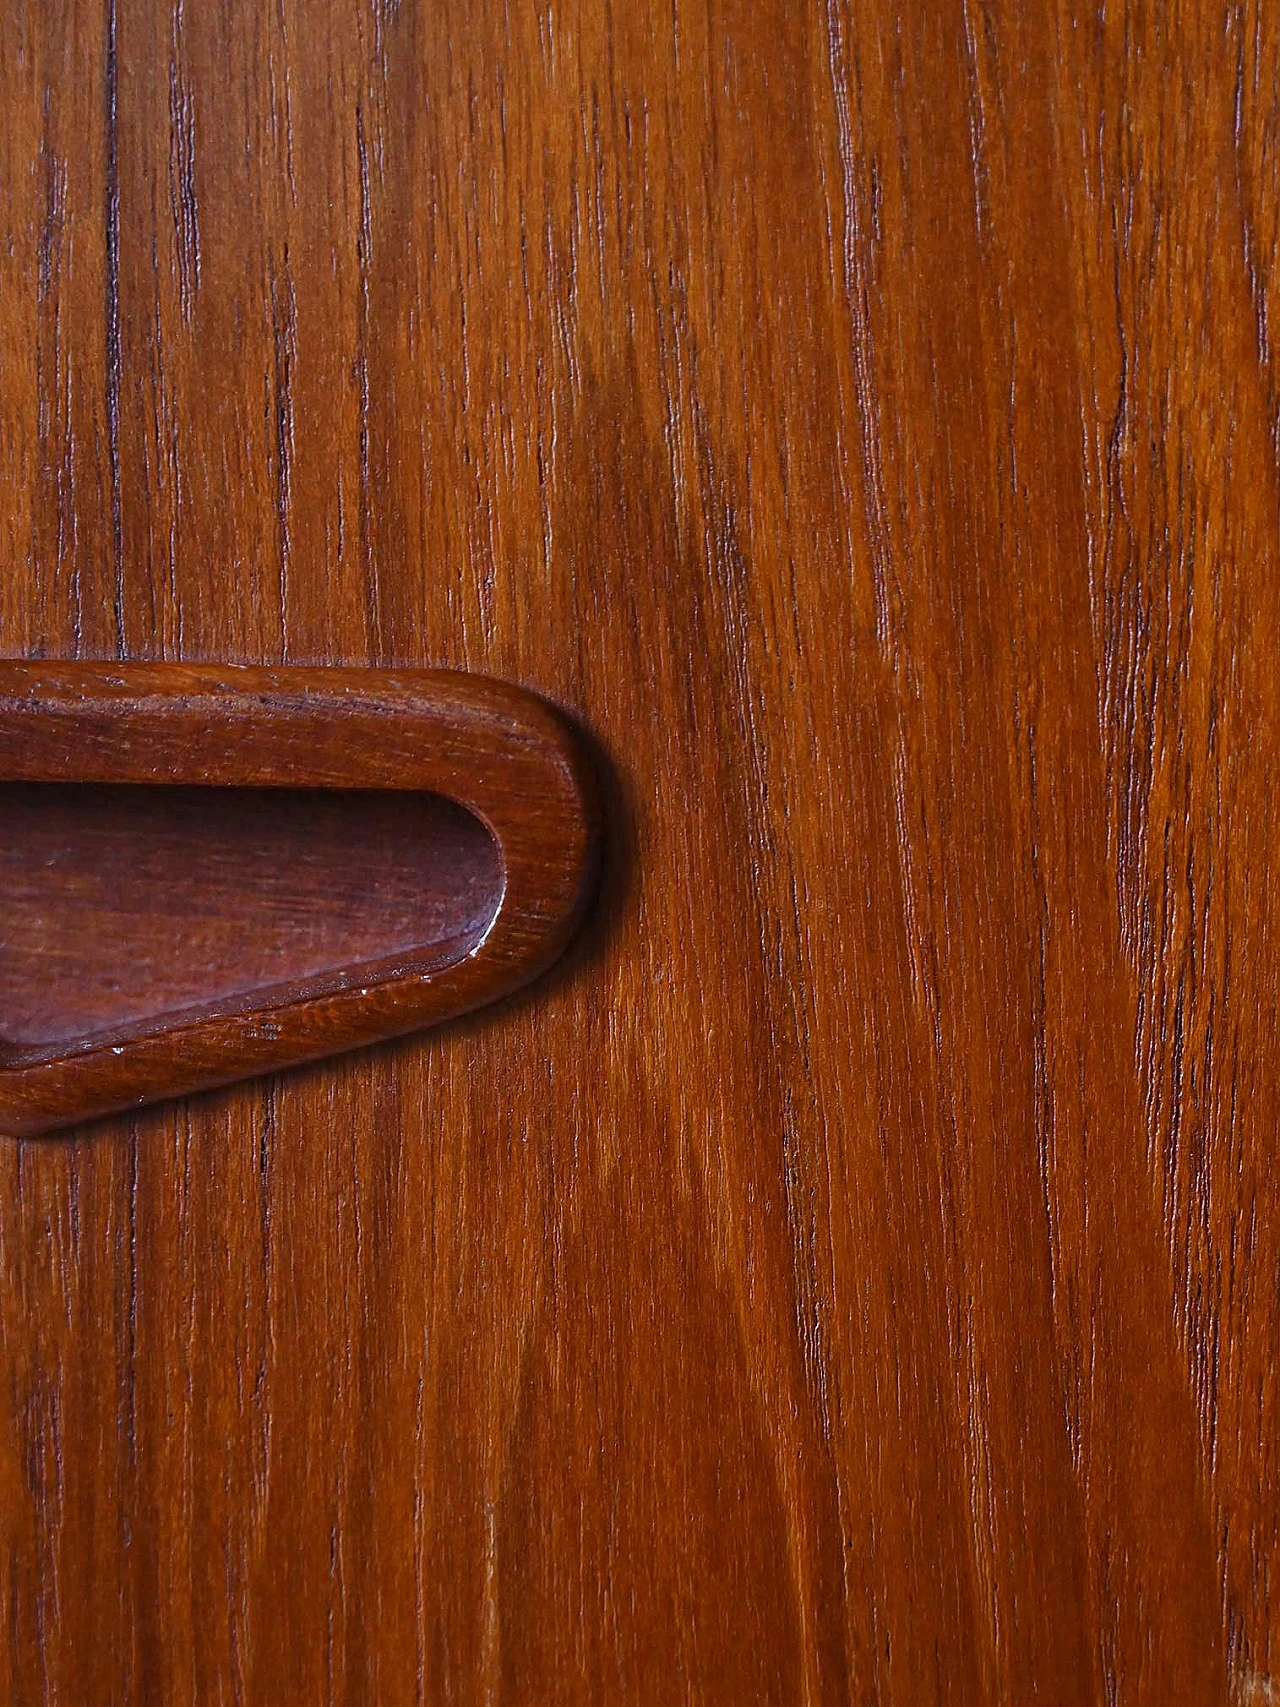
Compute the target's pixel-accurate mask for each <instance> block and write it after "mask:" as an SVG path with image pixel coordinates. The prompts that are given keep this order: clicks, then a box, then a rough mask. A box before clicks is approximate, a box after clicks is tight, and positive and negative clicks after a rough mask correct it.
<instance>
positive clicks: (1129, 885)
mask: <svg viewBox="0 0 1280 1707" xmlns="http://www.w3.org/2000/svg"><path fill="white" fill-rule="evenodd" d="M0 30H2V31H3V45H0V96H2V98H0V180H2V184H0V219H3V223H4V241H3V242H2V243H0V271H2V282H0V292H2V297H0V300H2V301H3V304H4V307H3V322H2V324H0V360H2V361H3V372H4V384H3V386H0V450H2V451H3V458H2V463H0V466H3V468H4V470H5V478H6V480H7V482H8V485H7V486H6V488H5V493H6V495H5V498H4V501H3V506H2V507H0V549H2V550H3V554H4V572H3V574H0V642H2V644H3V648H4V650H5V651H6V652H8V653H10V654H14V655H21V656H27V657H30V656H36V655H40V654H43V655H48V656H55V657H72V656H75V655H81V656H85V657H96V658H114V657H117V656H120V655H124V656H128V657H135V658H136V657H140V656H148V657H156V658H159V657H166V658H175V659H198V658H206V659H207V658H219V657H230V658H242V659H245V660H249V661H253V662H257V663H280V662H282V661H291V662H314V663H324V662H331V663H333V662H346V663H355V664H363V663H377V664H394V665H397V666H400V665H426V664H430V665H453V666H456V667H462V668H468V669H476V670H483V671H485V672H487V673H489V674H493V675H498V676H501V677H506V678H509V679H512V680H515V681H520V682H523V683H525V684H527V685H528V686H530V687H532V688H534V689H536V690H537V691H538V692H540V693H543V694H545V695H547V696H549V697H550V698H551V699H553V700H554V701H556V702H557V703H559V704H561V705H563V706H565V707H566V708H568V709H569V710H570V711H572V712H574V713H576V714H577V715H579V716H580V717H582V718H583V719H584V720H585V721H586V722H587V723H588V724H589V725H590V727H591V728H593V729H594V730H596V731H598V732H599V736H600V739H601V742H602V745H603V746H604V747H605V748H606V749H607V754H608V757H609V759H610V760H611V766H612V772H613V780H612V781H611V782H610V783H609V784H608V790H609V794H610V798H611V801H612V808H613V810H612V818H613V822H614V825H615V830H614V836H613V841H612V845H611V848H610V852H609V859H608V865H607V868H606V879H605V902H604V906H603V908H602V910H601V912H600V913H599V914H598V916H597V921H596V924H595V927H594V929H593V930H592V931H591V933H590V934H589V935H588V937H587V938H585V939H584V942H583V945H582V947H581V948H580V949H579V950H578V951H577V952H576V953H572V952H571V954H570V956H569V957H568V958H567V959H566V961H565V962H564V963H562V967H561V969H559V970H558V971H556V972H553V973H552V974H551V975H550V978H549V980H548V982H547V983H545V984H544V985H542V986H539V989H538V994H537V998H536V1000H533V999H530V1000H528V1001H517V1002H516V1003H514V1004H512V1005H510V1006H508V1007H506V1008H504V1009H503V1010H502V1011H501V1012H499V1011H497V1010H491V1011H488V1012H486V1013H485V1014H481V1015H478V1016H476V1017H475V1018H474V1019H467V1020H464V1021H462V1022H461V1023H460V1024H458V1025H456V1026H451V1027H446V1028H442V1029H440V1030H438V1031H435V1032H432V1033H430V1034H428V1035H427V1036H425V1037H423V1038H421V1039H416V1040H413V1041H410V1042H406V1043H404V1044H397V1045H394V1046H391V1047H389V1048H384V1049H382V1050H380V1051H377V1052H376V1053H373V1054H364V1055H357V1056H352V1057H347V1058H344V1059H343V1060H341V1061H339V1062H337V1063H333V1064H329V1065H326V1066H324V1067H323V1068H321V1069H318V1070H315V1071H310V1070H308V1071H304V1072H302V1073H300V1074H294V1075H290V1076H285V1077H282V1078H281V1079H279V1080H278V1081H273V1082H266V1083H256V1084H254V1085H251V1086H246V1087H244V1088H241V1089H237V1090H235V1091H232V1092H226V1093H217V1094H215V1095H214V1096H212V1097H210V1098H206V1099H203V1100H201V1101H200V1102H198V1103H195V1102H193V1103H192V1104H190V1105H189V1106H185V1107H179V1108H177V1109H173V1108H166V1109H158V1110H154V1111H152V1112H149V1113H147V1114H146V1115H144V1116H142V1117H139V1118H136V1119H122V1120H119V1121H117V1122H115V1123H109V1124H108V1125H107V1126H106V1127H104V1128H102V1129H101V1130H100V1131H99V1132H98V1133H96V1134H95V1135H93V1136H84V1137H76V1138H74V1139H71V1140H69V1141H67V1142H66V1143H61V1142H60V1143H57V1144H52V1145H50V1144H39V1145H11V1146H8V1147H6V1148H5V1149H4V1150H3V1152H2V1153H0V1170H2V1172H0V1288H2V1291H3V1304H2V1306H0V1323H2V1324H3V1330H2V1331H3V1362H2V1364H0V1396H2V1397H0V1403H3V1405H4V1406H5V1407H6V1410H5V1416H4V1419H3V1421H4V1426H3V1427H0V1527H2V1529H3V1535H4V1545H5V1559H6V1568H5V1569H4V1571H3V1572H0V1601H2V1603H3V1605H2V1618H0V1628H3V1630H4V1632H5V1640H4V1643H3V1647H2V1648H0V1667H3V1668H4V1684H3V1686H0V1693H3V1691H4V1689H7V1692H8V1694H9V1696H10V1697H11V1698H12V1699H14V1700H16V1701H19V1702H22V1703H24V1704H25V1703H28V1702H40V1701H43V1700H59V1701H71V1702H93V1703H95V1704H97V1703H111V1702H121V1703H122V1702H126V1701H128V1702H139V1701H154V1702H164V1703H166V1704H169V1703H179V1704H181V1703H190V1702H195V1701H201V1702H204V1701H211V1700H212V1701H217V1700H222V1701H226V1702H245V1703H253V1704H258V1703H269V1702H276V1701H281V1700H302V1701H307V1702H333V1703H344V1704H349V1707H356V1704H361V1703H367V1702H371V1701H378V1702H393V1703H399V1702H406V1703H413V1702H422V1703H430V1704H431V1707H443V1704H444V1703H477V1704H478V1703H481V1702H484V1703H492V1702H501V1703H504V1704H510V1707H516V1704H519V1707H525V1704H528V1703H556V1704H557V1707H578V1704H586V1703H592V1704H600V1703H604V1704H609V1707H613V1704H618V1703H627V1704H635V1707H649V1704H651V1703H667V1702H674V1703H685V1702H697V1703H699V1704H700V1707H710V1704H715V1707H741V1704H743V1703H746V1702H752V1703H762V1702H763V1703H779V1704H786V1707H793V1704H797V1703H806V1704H818V1703H821V1704H823V1707H825V1704H827V1703H842V1702H846V1701H848V1702H857V1703H859V1704H860V1707H861V1704H875V1707H931V1704H934V1703H946V1704H947V1707H975V1704H981V1707H992V1704H1007V1707H1026V1704H1027V1703H1031V1702H1043V1703H1047V1704H1048V1703H1051V1704H1053V1707H1077V1704H1089V1707H1103V1704H1107V1707H1138V1704H1151V1707H1169V1704H1170V1703H1180V1704H1181V1703H1186V1704H1188V1707H1191V1704H1195V1707H1200V1704H1205V1707H1218V1704H1227V1707H1240V1704H1242V1703H1247V1704H1248V1707H1260V1704H1263V1703H1268V1702H1270V1701H1271V1700H1272V1699H1273V1698H1274V1696H1275V1693H1276V1690H1277V1688H1278V1687H1280V1675H1278V1674H1280V1598H1278V1594H1277V1584H1278V1583H1280V1526H1278V1524H1277V1509H1278V1508H1277V1475H1278V1453H1280V1378H1278V1376H1277V1367H1276V1345H1277V1341H1278V1337H1280V1298H1278V1294H1277V1272H1278V1269H1280V1183H1278V1181H1277V1170H1276V1163H1275V1156H1276V1134H1275V1109H1276V1107H1277V1103H1278V1102H1280V1085H1278V1083H1277V1080H1278V1078H1280V1049H1278V1048H1277V1038H1276V1033H1277V1004H1276V970H1275V969H1276V966H1277V963H1278V960H1280V888H1278V884H1277V863H1276V859H1277V856H1276V848H1277V846H1278V845H1280V837H1278V836H1277V821H1276V784H1275V780H1274V779H1275V778H1276V777H1277V775H1280V762H1278V761H1280V751H1278V749H1280V722H1278V720H1277V710H1278V707H1277V693H1278V691H1280V689H1278V687H1277V672H1276V662H1275V661H1276V656H1277V650H1278V648H1280V577H1278V576H1277V573H1276V558H1277V546H1276V527H1277V508H1278V503H1280V496H1278V490H1277V472H1276V451H1275V445H1276V438H1275V434H1276V423H1277V420H1278V419H1280V384H1278V381H1277V373H1276V366H1275V362H1276V356H1275V345H1274V342H1273V340H1274V336H1275V325H1276V308H1277V304H1276V291H1277V288H1278V280H1280V273H1278V271H1277V265H1278V262H1277V254H1278V250H1277V243H1278V234H1280V200H1278V198H1277V192H1276V178H1275V162H1276V147H1277V140H1278V138H1280V109H1278V107H1277V97H1276V89H1277V81H1278V76H1280V39H1278V31H1280V16H1277V12H1276V9H1275V8H1274V7H1269V6H1267V5H1265V4H1262V3H1261V0H1240V3H1239V4H1231V5H1216V4H1210V3H1209V0H1170V3H1168V4H1164V5H1160V6H1156V5H1147V6H1143V5H1141V4H1138V3H1137V0H1133V3H1130V4H1127V5H1120V4H1118V3H1112V4H1108V5H1105V6H1092V7H1089V8H1084V7H1079V6H1071V5H1069V4H1067V3H1066V0H1046V3H1045V4H1042V5H1029V4H1027V3H1026V0H984V3H983V4H978V3H977V0H915V3H907V0H814V3H809V4H796V3H793V0H787V3H784V0H750V3H749V4H748V3H746V0H714V3H709V4H707V5H705V6H701V7H693V6H689V5H686V4H683V3H679V0H677V3H674V4H670V5H665V6H646V5H639V4H627V5H623V4H620V3H619V0H604V3H601V0H591V3H590V4H587V3H583V0H566V3H564V4H560V5H556V6H549V5H528V6H515V5H497V4H477V3H475V0H466V3H464V0H437V3H434V4H430V5H428V4H426V3H425V0H400V3H399V4H392V3H390V0H387V3H382V0H370V3H369V4H356V3H355V0H310V3H309V4H308V5H305V6H304V5H302V4H300V3H299V0H278V3H277V4H274V5H270V6H251V5H249V4H248V3H247V0H220V3H218V4H211V5H199V6H197V5H193V4H186V5H179V4H177V3H176V0H168V3H161V0H111V3H109V4H106V5H103V4H98V3H95V4H93V5H89V4H81V3H79V0H56V3H51V4H44V5H40V6H37V5H36V4H35V3H34V0H18V3H16V4H14V5H11V6H10V7H8V8H7V9H6V12H5V18H4V22H3V24H0Z"/></svg>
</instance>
